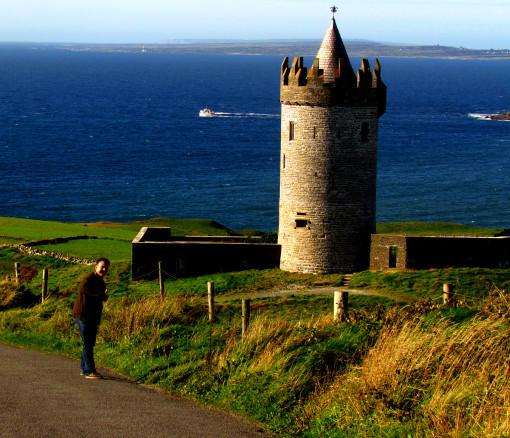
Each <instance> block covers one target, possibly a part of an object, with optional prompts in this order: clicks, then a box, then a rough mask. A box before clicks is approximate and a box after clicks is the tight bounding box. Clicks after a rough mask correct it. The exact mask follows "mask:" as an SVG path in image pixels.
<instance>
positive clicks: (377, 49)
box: [0, 40, 510, 59]
mask: <svg viewBox="0 0 510 438" xmlns="http://www.w3.org/2000/svg"><path fill="white" fill-rule="evenodd" d="M320 43H321V41H320V40H264V41H255V40H253V41H251V40H250V41H247V40H245V41H233V40H227V41H220V40H216V41H215V40H173V41H167V42H162V43H158V44H74V43H69V44H68V43H0V44H1V45H5V44H19V45H22V44H23V45H30V46H33V48H40V49H45V48H56V49H65V50H76V51H101V52H140V53H151V52H153V53H218V54H229V55H280V56H292V55H293V54H294V53H299V54H300V56H315V54H316V53H317V48H318V47H319V46H320ZM345 45H346V48H347V51H348V53H349V55H350V56H353V57H371V56H377V57H401V58H456V59H510V49H498V50H494V49H483V50H479V49H466V48H464V47H449V46H441V45H435V46H419V45H410V44H398V43H395V44H393V43H378V42H374V41H366V40H346V41H345Z"/></svg>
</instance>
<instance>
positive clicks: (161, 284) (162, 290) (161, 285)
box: [158, 262, 165, 298]
mask: <svg viewBox="0 0 510 438" xmlns="http://www.w3.org/2000/svg"><path fill="white" fill-rule="evenodd" d="M162 265H163V262H158V270H159V296H160V297H161V298H163V297H164V296H165V280H164V278H163V266H162Z"/></svg>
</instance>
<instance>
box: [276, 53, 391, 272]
mask: <svg viewBox="0 0 510 438" xmlns="http://www.w3.org/2000/svg"><path fill="white" fill-rule="evenodd" d="M320 73H321V71H320V70H319V68H318V63H317V60H316V65H314V67H313V68H312V69H311V71H310V74H309V75H306V69H305V68H304V67H303V65H302V60H301V59H298V58H297V59H295V60H294V64H293V66H292V68H291V69H289V68H288V61H287V60H285V61H284V64H283V66H282V80H281V102H282V114H281V120H282V121H281V165H280V210H279V212H280V216H279V243H280V244H281V247H282V253H281V261H280V268H281V269H283V270H287V271H293V272H303V273H333V272H354V271H359V270H363V269H367V268H368V265H369V254H370V235H371V234H372V233H374V232H375V212H376V205H375V196H376V176H377V130H378V117H379V116H380V114H382V113H383V112H384V105H385V87H384V85H383V84H382V82H380V81H379V85H380V87H377V86H375V87H374V84H375V85H377V83H378V82H377V80H378V79H379V66H378V64H377V69H376V72H374V76H373V77H372V74H371V73H370V69H369V66H368V63H367V62H366V61H365V60H364V62H363V69H362V70H361V71H360V73H359V75H358V82H357V83H356V82H355V83H352V81H349V78H347V79H346V80H344V81H342V80H341V79H340V78H339V79H338V80H337V82H336V83H335V84H328V85H324V84H322V76H321V74H320Z"/></svg>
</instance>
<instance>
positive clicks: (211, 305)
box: [207, 281, 214, 324]
mask: <svg viewBox="0 0 510 438" xmlns="http://www.w3.org/2000/svg"><path fill="white" fill-rule="evenodd" d="M207 301H208V303H209V323H210V324H211V323H213V322H214V282H212V281H208V282H207Z"/></svg>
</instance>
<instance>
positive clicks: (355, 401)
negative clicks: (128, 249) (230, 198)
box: [0, 220, 510, 438]
mask: <svg viewBox="0 0 510 438" xmlns="http://www.w3.org/2000/svg"><path fill="white" fill-rule="evenodd" d="M6 221H7V223H10V226H11V228H10V229H9V230H10V231H7V232H5V231H4V230H5V229H7V228H3V227H2V231H1V232H0V233H1V234H3V235H7V236H8V239H7V240H9V239H10V238H12V236H17V237H16V238H17V239H21V240H22V241H24V240H39V239H41V238H42V236H43V235H44V236H46V237H48V236H54V237H56V236H58V237H61V236H62V234H58V229H59V225H58V224H57V223H49V224H48V223H38V222H36V223H35V224H34V223H32V222H24V224H25V225H36V226H37V227H40V228H39V231H38V232H36V231H34V230H30V231H27V233H23V232H22V228H20V222H17V220H6ZM21 221H22V220H21ZM160 223H165V220H161V222H160ZM206 223H207V222H206ZM212 224H213V223H212ZM203 225H205V224H201V226H203ZM61 226H62V230H64V231H63V232H65V233H71V232H73V230H74V231H76V229H80V230H81V229H87V230H95V231H94V232H95V233H101V234H94V235H96V236H100V237H102V239H97V240H96V239H94V240H90V241H83V242H88V243H90V244H92V247H88V246H87V245H85V246H83V247H81V246H79V245H76V246H74V247H73V251H76V253H77V254H78V255H82V256H84V255H85V254H89V253H90V252H91V251H95V249H94V244H98V246H99V247H100V248H102V250H104V248H105V247H104V245H106V243H107V242H114V243H122V242H124V243H125V244H127V245H129V241H130V239H131V238H132V237H129V238H127V239H126V240H125V241H123V240H122V239H121V238H120V237H119V236H120V235H121V234H122V233H124V232H126V233H127V231H128V229H129V227H131V226H132V224H93V225H90V224H89V225H88V226H87V227H84V226H83V225H76V224H61ZM182 226H183V227H185V226H190V227H191V228H193V227H192V225H190V224H189V223H187V224H186V223H185V224H183V225H182ZM208 226H211V223H210V222H209V225H208ZM384 226H385V227H386V226H388V225H386V224H385V225H384ZM214 227H215V225H214V224H213V225H212V228H214ZM391 227H393V228H394V229H395V228H398V227H399V225H398V224H395V225H391ZM427 227H428V226H427V225H425V224H408V225H407V226H406V230H407V232H412V230H413V229H414V231H419V234H421V233H422V232H423V230H424V229H425V228H427ZM137 228H138V225H136V226H132V228H131V232H132V233H136V232H137ZM191 228H188V230H190V229H191ZM220 228H221V227H220ZM454 228H456V226H454ZM400 229H401V230H402V229H403V228H402V227H400ZM20 230H21V231H20ZM110 232H112V233H119V234H116V235H113V234H108V233H110ZM191 232H192V233H193V232H194V230H193V229H191ZM225 232H228V231H225ZM436 232H437V233H440V231H439V228H438V229H436ZM465 232H466V230H465V229H464V230H462V233H465ZM490 232H491V233H492V232H494V230H492V231H490ZM18 233H19V234H18ZM186 234H190V233H189V232H186ZM199 234H203V229H201V231H200V232H199ZM28 235H30V236H31V237H30V238H29V237H26V236H28ZM111 239H113V240H111ZM75 242H80V241H75ZM81 244H82V243H80V245H81ZM117 249H118V248H117ZM124 257H126V256H125V255H124V256H122V255H120V254H119V258H118V260H117V261H116V262H115V263H114V264H113V265H112V268H111V271H110V272H109V274H108V277H107V283H108V289H109V291H110V295H111V297H110V300H109V301H108V302H107V304H106V307H105V310H104V318H103V323H102V326H101V328H100V331H99V339H98V344H97V347H96V356H97V361H98V362H99V363H100V364H101V365H102V366H108V367H112V368H115V369H116V370H118V371H120V372H122V373H123V374H125V375H128V376H130V377H132V378H133V379H136V380H137V381H139V382H143V383H146V384H150V385H155V386H158V387H161V388H164V389H167V390H170V391H174V392H177V393H180V394H182V395H183V396H185V397H188V398H191V399H195V400H198V401H200V402H202V403H207V404H209V405H212V406H216V407H218V408H221V409H226V410H229V411H231V412H235V413H237V414H239V415H243V416H246V417H248V418H249V419H250V420H252V421H256V422H258V423H259V424H261V425H262V426H263V427H264V428H265V429H266V431H268V432H272V433H273V434H275V435H277V436H282V437H283V436H289V437H290V436H300V437H325V436H327V437H349V438H351V437H408V436H413V437H455V438H460V437H480V436H484V437H504V436H510V417H508V415H507V413H508V412H510V377H509V373H508V369H509V367H510V360H509V359H508V351H509V348H510V327H509V316H510V304H509V303H510V295H508V293H507V290H508V287H509V286H510V271H509V270H508V269H507V270H491V269H444V270H427V271H415V272H406V273H391V274H384V273H372V272H361V273H357V274H355V275H354V276H353V278H352V280H351V283H350V287H351V288H355V289H366V290H370V289H376V290H377V291H378V295H374V296H371V295H366V296H365V295H354V294H353V293H351V294H349V306H350V309H349V313H348V319H347V321H345V322H336V321H334V319H333V314H332V313H333V312H332V310H333V298H332V296H331V295H329V296H328V295H325V296H320V295H318V296H298V295H294V296H292V295H291V296H288V295H286V296H280V297H279V296H275V297H273V298H260V299H253V300H252V303H251V312H252V315H251V320H250V328H249V330H248V332H247V333H246V335H245V336H244V337H243V336H242V334H241V304H240V300H239V299H238V298H236V297H238V296H239V295H240V294H243V295H245V294H250V293H256V292H258V291H267V290H271V291H277V290H282V289H285V290H289V289H296V290H299V289H301V288H303V287H319V286H333V287H339V285H340V283H341V281H342V277H343V276H342V275H341V274H338V275H302V274H290V273H285V272H282V271H280V270H278V269H273V270H259V271H243V272H235V273H224V274H216V275H210V276H204V277H196V278H185V279H179V280H167V281H166V282H165V291H166V295H165V297H164V298H161V297H159V287H158V284H157V283H156V282H147V281H140V282H133V281H130V276H129V259H128V258H127V259H126V258H124ZM14 261H16V262H19V263H20V264H21V266H22V276H21V277H22V278H21V281H20V284H15V282H14V281H13V279H12V272H13V269H12V267H13V263H14ZM42 268H49V272H50V285H49V292H50V297H49V299H48V300H47V301H45V302H44V303H42V304H41V303H40V284H41V270H42ZM90 269H91V268H90V266H82V265H75V264H71V263H67V262H64V261H61V260H56V259H54V258H48V257H32V256H28V255H25V254H20V253H18V252H17V251H15V250H14V249H13V248H10V247H4V248H0V341H3V342H10V343H13V344H18V345H25V346H28V347H32V348H38V349H43V350H47V351H54V352H59V353H62V354H66V355H69V356H71V357H73V358H75V359H78V358H79V354H80V353H79V352H80V341H79V335H78V332H77V329H76V327H75V325H74V322H73V320H72V318H71V315H70V306H71V305H72V303H73V301H74V297H75V294H76V291H77V287H78V284H79V281H80V278H81V277H82V275H84V274H85V273H86V272H89V271H90ZM9 277H10V278H9ZM208 281H214V283H215V289H216V291H217V294H218V295H219V296H220V297H221V296H223V297H225V298H226V297H228V300H221V301H220V300H219V299H218V301H217V304H216V315H217V317H216V321H215V322H214V324H209V322H208V309H207V300H206V295H207V282H208ZM443 283H451V284H452V285H453V286H454V287H453V289H454V292H455V298H454V300H453V301H452V302H451V303H450V305H443V303H442V297H441V294H442V285H443ZM406 297H407V298H410V299H406ZM411 298H412V300H411ZM76 378H79V376H78V363H77V377H76Z"/></svg>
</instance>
